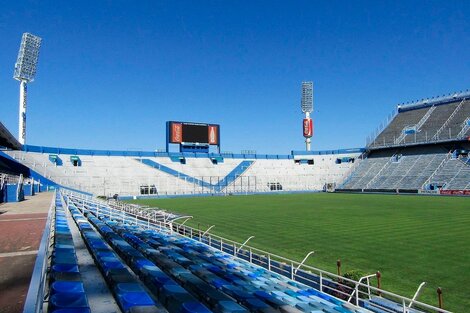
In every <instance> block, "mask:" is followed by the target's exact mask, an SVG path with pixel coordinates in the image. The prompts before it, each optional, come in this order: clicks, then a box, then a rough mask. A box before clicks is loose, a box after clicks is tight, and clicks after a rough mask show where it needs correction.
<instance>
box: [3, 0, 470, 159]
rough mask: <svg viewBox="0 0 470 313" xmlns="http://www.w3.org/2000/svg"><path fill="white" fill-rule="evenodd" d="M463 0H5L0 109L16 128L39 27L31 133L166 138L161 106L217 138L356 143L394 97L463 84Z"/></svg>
mask: <svg viewBox="0 0 470 313" xmlns="http://www.w3.org/2000/svg"><path fill="white" fill-rule="evenodd" d="M469 16H470V1H464V0H463V1H321V2H320V1H75V2H71V1H2V3H1V4H0V38H1V42H0V47H1V48H0V120H1V121H2V122H3V123H4V124H5V125H6V127H7V128H8V129H10V131H11V132H12V133H13V134H14V135H15V136H16V135H17V129H18V92H19V83H18V82H17V81H15V80H13V78H12V75H13V69H14V63H15V61H16V57H17V54H18V48H19V44H20V40H21V35H22V33H23V32H30V33H33V34H35V35H38V36H40V37H42V38H43V45H42V47H41V52H40V57H39V66H38V70H37V75H36V80H35V81H34V82H33V83H31V84H30V85H29V88H28V115H27V117H28V119H27V143H28V144H33V145H45V146H61V147H76V148H91V149H116V150H128V149H129V150H136V149H138V150H155V149H162V148H164V147H165V122H166V121H168V120H180V121H194V122H208V123H217V124H220V125H221V144H222V151H231V152H236V153H237V152H239V151H240V150H256V151H257V152H258V153H277V154H287V153H290V151H291V150H302V149H304V147H305V144H304V138H303V137H302V118H303V116H302V114H301V111H300V88H301V87H300V85H301V82H302V81H304V80H311V81H313V82H314V112H313V115H312V117H313V119H314V124H315V135H314V137H313V138H312V149H314V150H323V149H338V148H352V147H363V146H364V145H365V139H366V137H367V136H368V135H369V134H370V133H371V132H372V131H373V130H374V129H375V128H376V127H377V126H379V124H380V123H381V122H382V121H383V120H384V119H385V118H386V117H387V115H389V114H390V113H391V112H392V110H393V109H394V108H395V107H396V105H397V104H398V103H402V102H408V101H412V100H418V99H422V98H426V97H433V96H437V95H443V94H446V93H450V92H454V91H460V90H465V89H468V88H470V59H469V57H470V19H469V18H468V17H469Z"/></svg>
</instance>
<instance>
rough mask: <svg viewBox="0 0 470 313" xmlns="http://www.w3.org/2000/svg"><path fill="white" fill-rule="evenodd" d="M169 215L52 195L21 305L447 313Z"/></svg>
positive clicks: (51, 308)
mask: <svg viewBox="0 0 470 313" xmlns="http://www.w3.org/2000/svg"><path fill="white" fill-rule="evenodd" d="M178 218H179V216H175V215H168V214H166V213H165V212H158V214H156V212H155V211H152V210H142V209H139V208H136V207H135V206H131V205H127V207H121V208H120V209H117V208H116V207H115V205H112V204H109V203H107V202H104V201H99V200H97V199H95V198H92V197H89V196H86V195H83V194H80V193H75V192H70V191H65V190H62V191H60V192H56V193H55V197H54V201H53V202H52V204H51V211H50V213H49V219H48V222H47V226H46V232H45V233H44V236H43V241H42V242H41V247H40V249H39V250H40V252H39V253H44V256H45V257H44V258H42V259H40V260H39V261H40V262H42V263H41V264H39V265H40V266H37V269H38V270H37V271H35V274H34V275H35V276H33V277H39V278H40V279H41V280H40V281H42V282H43V283H40V284H37V285H31V287H30V291H29V293H28V298H27V305H31V307H29V309H30V310H31V311H33V310H32V308H33V307H35V308H37V307H41V308H42V309H44V310H47V311H48V312H111V311H113V312H170V313H173V312H175V313H176V312H239V313H242V312H266V313H268V312H273V313H274V312H283V313H300V312H326V313H335V312H342V313H350V312H356V313H360V312H370V311H373V312H401V311H403V310H404V309H406V311H407V312H420V310H426V311H428V312H448V311H445V310H442V309H441V310H439V309H437V308H433V307H431V306H428V305H426V304H423V303H420V302H418V301H416V300H415V299H408V298H403V297H400V296H398V295H395V294H392V293H388V292H386V291H384V290H381V289H379V288H377V287H375V286H373V285H372V284H371V278H370V277H367V279H365V280H363V281H362V282H355V281H352V280H349V279H347V278H344V277H340V276H338V275H335V274H332V273H328V272H325V271H321V270H318V269H315V268H312V267H309V266H306V265H304V264H302V263H298V262H294V261H291V260H288V259H284V258H281V257H278V256H275V255H272V254H269V253H267V252H264V251H260V250H257V249H254V248H252V247H249V246H247V245H245V244H239V243H236V242H233V241H230V240H227V239H224V238H221V237H218V236H214V235H211V234H209V233H207V232H204V233H202V232H200V231H198V230H196V229H192V228H190V227H187V226H183V225H181V224H177V223H176V220H177V219H178ZM48 247H51V248H52V250H50V251H49V250H48ZM42 250H44V251H42ZM49 254H50V255H51V256H52V258H48V257H47V256H48V255H49ZM48 260H50V264H49V265H47V264H46V262H48ZM47 266H50V268H51V271H50V272H49V273H48V272H47V271H46V267H47ZM301 267H302V268H301ZM84 269H86V270H84ZM374 276H375V275H374ZM39 278H38V279H39ZM358 295H359V296H358ZM411 305H413V307H414V308H413V309H410V308H409V307H408V306H411ZM405 306H406V307H405Z"/></svg>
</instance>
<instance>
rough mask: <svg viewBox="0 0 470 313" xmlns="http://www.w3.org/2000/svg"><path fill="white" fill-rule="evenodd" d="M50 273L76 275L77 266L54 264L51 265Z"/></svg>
mask: <svg viewBox="0 0 470 313" xmlns="http://www.w3.org/2000/svg"><path fill="white" fill-rule="evenodd" d="M52 272H61V273H78V272H79V270H78V265H75V264H54V265H52Z"/></svg>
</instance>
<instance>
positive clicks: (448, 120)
mask: <svg viewBox="0 0 470 313" xmlns="http://www.w3.org/2000/svg"><path fill="white" fill-rule="evenodd" d="M465 101H466V100H465V99H463V100H462V101H460V103H459V105H458V106H457V107H456V108H455V110H454V112H452V114H451V115H450V116H449V118H448V119H447V120H446V121H445V122H444V124H442V126H441V127H440V128H439V129H438V131H437V132H436V134H435V135H434V136H433V137H432V139H431V140H436V139H439V135H440V134H441V132H442V131H443V130H444V129H445V128H446V127H447V125H448V124H449V123H450V121H451V120H452V119H453V118H454V116H455V115H456V114H457V112H458V111H459V110H460V108H461V107H462V105H463V104H464V102H465ZM457 137H458V136H457Z"/></svg>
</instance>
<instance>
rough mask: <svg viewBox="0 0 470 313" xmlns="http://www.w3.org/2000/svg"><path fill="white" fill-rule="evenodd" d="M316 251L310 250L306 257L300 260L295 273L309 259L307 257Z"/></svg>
mask: <svg viewBox="0 0 470 313" xmlns="http://www.w3.org/2000/svg"><path fill="white" fill-rule="evenodd" d="M313 253H315V251H313V250H312V251H310V252H309V253H307V255H306V256H305V258H304V259H303V260H302V262H300V264H299V266H297V268H296V269H295V271H294V273H297V271H298V270H299V268H300V267H301V266H302V265H303V264H304V262H305V261H306V260H307V258H308V257H309V256H310V255H311V254H313Z"/></svg>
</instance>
